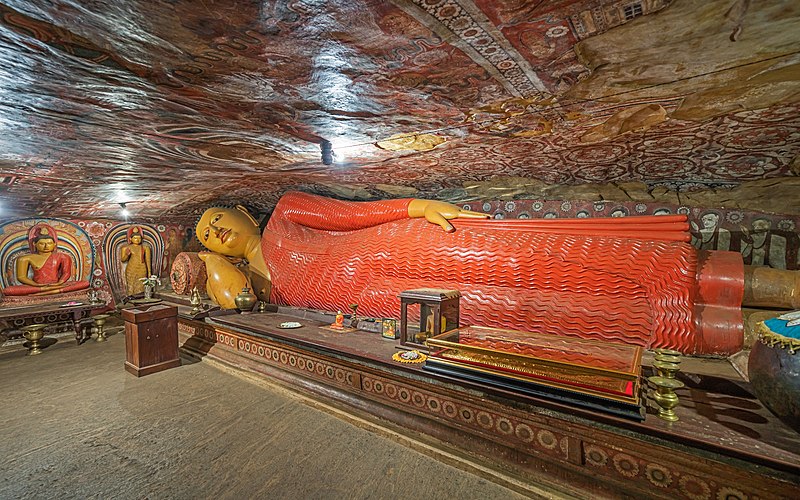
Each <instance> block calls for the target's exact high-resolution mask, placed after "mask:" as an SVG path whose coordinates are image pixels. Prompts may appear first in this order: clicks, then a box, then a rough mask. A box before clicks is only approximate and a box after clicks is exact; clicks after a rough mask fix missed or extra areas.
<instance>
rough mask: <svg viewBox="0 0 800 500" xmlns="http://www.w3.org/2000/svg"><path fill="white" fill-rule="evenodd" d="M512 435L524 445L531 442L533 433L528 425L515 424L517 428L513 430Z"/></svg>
mask: <svg viewBox="0 0 800 500" xmlns="http://www.w3.org/2000/svg"><path fill="white" fill-rule="evenodd" d="M514 434H515V435H516V436H517V437H518V438H520V439H521V440H522V441H524V442H526V443H530V442H531V441H533V431H532V430H531V428H530V427H529V426H528V424H517V428H516V429H514Z"/></svg>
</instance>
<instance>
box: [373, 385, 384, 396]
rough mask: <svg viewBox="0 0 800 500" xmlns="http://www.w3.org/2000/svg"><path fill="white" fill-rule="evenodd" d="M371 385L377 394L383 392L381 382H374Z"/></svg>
mask: <svg viewBox="0 0 800 500" xmlns="http://www.w3.org/2000/svg"><path fill="white" fill-rule="evenodd" d="M373 387H374V388H375V392H377V393H378V394H383V383H381V382H375V384H374V385H373Z"/></svg>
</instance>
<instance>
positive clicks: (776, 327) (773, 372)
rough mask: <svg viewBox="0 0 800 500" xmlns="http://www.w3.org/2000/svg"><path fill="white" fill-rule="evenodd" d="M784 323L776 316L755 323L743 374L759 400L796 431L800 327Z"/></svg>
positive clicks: (799, 410) (799, 417) (799, 427)
mask: <svg viewBox="0 0 800 500" xmlns="http://www.w3.org/2000/svg"><path fill="white" fill-rule="evenodd" d="M795 314H797V313H795ZM786 316H788V315H786ZM788 323H789V321H788V320H787V319H782V317H778V318H772V319H768V320H767V321H764V322H761V323H759V324H758V338H759V341H758V342H756V343H755V345H754V346H753V349H752V350H751V351H750V358H749V360H748V367H747V373H748V376H749V377H750V384H751V386H752V388H753V392H754V393H755V395H756V397H757V398H758V399H759V401H761V402H762V403H764V406H766V407H767V408H768V409H769V410H770V411H771V412H772V413H774V414H775V415H776V416H778V418H780V419H781V420H783V421H784V422H785V423H786V424H788V425H789V426H791V427H792V428H793V429H795V430H796V431H798V432H800V353H798V352H797V351H799V350H800V325H796V326H789V325H788Z"/></svg>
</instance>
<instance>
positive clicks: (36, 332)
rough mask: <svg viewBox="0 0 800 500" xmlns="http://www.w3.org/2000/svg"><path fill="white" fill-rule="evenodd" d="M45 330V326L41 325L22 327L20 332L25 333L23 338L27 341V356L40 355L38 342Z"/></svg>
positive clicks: (40, 350)
mask: <svg viewBox="0 0 800 500" xmlns="http://www.w3.org/2000/svg"><path fill="white" fill-rule="evenodd" d="M45 328H47V325H45V324H42V323H36V324H33V325H28V326H23V327H22V328H21V330H22V331H23V332H25V333H24V335H25V338H26V339H28V356H35V355H36V354H41V353H42V349H41V346H40V344H39V341H40V340H42V337H44V329H45Z"/></svg>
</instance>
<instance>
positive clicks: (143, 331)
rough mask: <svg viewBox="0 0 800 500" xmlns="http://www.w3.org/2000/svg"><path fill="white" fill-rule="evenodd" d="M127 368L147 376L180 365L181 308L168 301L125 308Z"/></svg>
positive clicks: (123, 316) (135, 373)
mask: <svg viewBox="0 0 800 500" xmlns="http://www.w3.org/2000/svg"><path fill="white" fill-rule="evenodd" d="M122 318H123V319H124V320H125V369H126V370H127V371H128V372H130V373H132V374H134V375H136V376H137V377H143V376H145V375H149V374H151V373H156V372H160V371H162V370H166V369H168V368H174V367H176V366H180V364H181V359H180V356H179V354H178V308H177V307H173V306H167V305H164V304H155V305H152V306H149V307H140V308H133V309H123V310H122Z"/></svg>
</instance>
